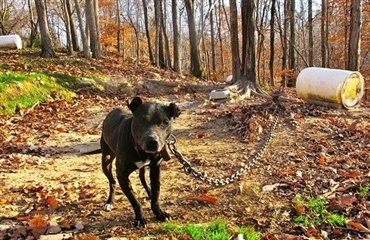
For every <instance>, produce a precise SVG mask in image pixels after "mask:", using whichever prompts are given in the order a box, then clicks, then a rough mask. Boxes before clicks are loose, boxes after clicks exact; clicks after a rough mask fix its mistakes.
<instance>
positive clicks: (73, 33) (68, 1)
mask: <svg viewBox="0 0 370 240" xmlns="http://www.w3.org/2000/svg"><path fill="white" fill-rule="evenodd" d="M66 4H67V12H68V16H69V23H70V29H71V39H72V46H73V51H76V52H79V51H80V46H79V44H78V37H77V32H76V26H75V22H74V21H73V17H72V16H73V12H72V6H71V0H66Z"/></svg>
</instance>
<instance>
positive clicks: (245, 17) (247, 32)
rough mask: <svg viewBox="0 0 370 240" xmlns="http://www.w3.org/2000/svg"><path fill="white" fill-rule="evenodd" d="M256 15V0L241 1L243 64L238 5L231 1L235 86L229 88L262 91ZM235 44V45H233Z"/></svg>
mask: <svg viewBox="0 0 370 240" xmlns="http://www.w3.org/2000/svg"><path fill="white" fill-rule="evenodd" d="M255 18H256V16H255V5H254V1H250V0H242V1H241V21H242V24H241V26H242V49H241V50H242V51H241V52H242V55H241V64H240V60H239V50H238V46H239V44H238V41H237V32H238V31H237V7H236V1H234V0H231V1H230V31H231V33H230V35H231V44H232V46H231V48H232V54H233V56H232V61H233V63H232V66H233V81H232V82H231V83H233V84H234V86H231V87H229V89H231V90H232V91H233V90H236V91H238V92H241V93H243V92H246V91H247V90H248V89H249V90H253V91H254V90H256V91H257V92H261V90H260V87H259V84H258V83H257V78H256V51H255V34H256V19H255ZM233 45H235V46H233Z"/></svg>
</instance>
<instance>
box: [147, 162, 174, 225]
mask: <svg viewBox="0 0 370 240" xmlns="http://www.w3.org/2000/svg"><path fill="white" fill-rule="evenodd" d="M160 178H161V170H160V165H159V164H152V165H151V166H150V184H151V187H152V196H151V207H152V211H153V213H154V215H155V216H156V217H157V219H158V220H159V221H162V222H165V221H168V220H170V218H171V216H170V214H168V213H166V212H164V211H162V209H161V208H160V206H159V192H160V187H161V186H160V185H161V184H160Z"/></svg>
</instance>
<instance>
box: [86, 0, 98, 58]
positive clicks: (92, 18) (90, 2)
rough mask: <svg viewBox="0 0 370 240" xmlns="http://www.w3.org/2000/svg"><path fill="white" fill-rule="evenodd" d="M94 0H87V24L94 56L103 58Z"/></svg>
mask: <svg viewBox="0 0 370 240" xmlns="http://www.w3.org/2000/svg"><path fill="white" fill-rule="evenodd" d="M94 9H95V7H94V0H86V10H85V12H86V24H87V26H88V30H89V34H90V47H91V52H92V57H93V58H101V52H100V41H99V37H98V29H97V26H98V25H97V23H96V20H97V19H96V15H95V10H94Z"/></svg>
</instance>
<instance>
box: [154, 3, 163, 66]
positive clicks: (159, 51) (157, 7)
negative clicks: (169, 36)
mask: <svg viewBox="0 0 370 240" xmlns="http://www.w3.org/2000/svg"><path fill="white" fill-rule="evenodd" d="M161 5H162V0H154V15H155V30H156V31H155V64H156V66H157V67H165V64H164V62H165V60H164V48H163V36H162V26H161V24H162V20H161V19H162V17H161Z"/></svg>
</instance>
